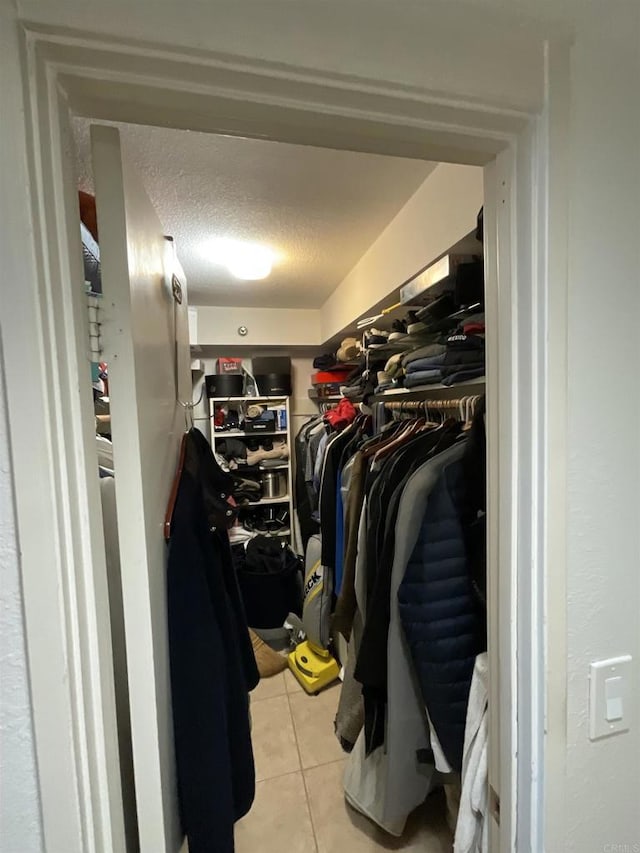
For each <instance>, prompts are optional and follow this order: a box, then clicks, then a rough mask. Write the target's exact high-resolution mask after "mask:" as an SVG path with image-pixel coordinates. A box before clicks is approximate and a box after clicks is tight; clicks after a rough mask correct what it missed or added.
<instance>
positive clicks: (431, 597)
mask: <svg viewBox="0 0 640 853" xmlns="http://www.w3.org/2000/svg"><path fill="white" fill-rule="evenodd" d="M464 473H465V469H464V466H463V463H462V460H458V461H455V462H452V463H450V464H449V465H447V466H446V467H445V468H444V469H443V472H442V475H441V477H440V479H439V480H438V482H437V484H436V486H435V487H434V489H433V491H432V492H431V494H430V496H429V500H428V503H427V509H426V512H425V515H424V518H423V521H422V524H421V527H420V532H419V535H418V541H417V543H416V546H415V548H414V550H413V553H412V555H411V559H410V560H409V563H408V565H407V570H406V572H405V575H404V578H403V580H402V583H401V585H400V589H399V591H398V602H399V606H400V617H401V621H402V626H403V629H404V633H405V636H406V638H407V642H408V645H409V648H410V651H411V656H412V658H413V661H414V665H415V668H416V672H417V676H418V681H419V683H420V690H421V693H422V697H423V700H424V702H425V705H426V708H427V711H428V713H429V718H430V720H431V723H432V725H433V727H434V729H435V731H436V733H437V736H438V739H439V741H440V744H441V746H442V749H443V751H444V754H445V756H446V758H447V760H448V761H449V763H450V764H451V766H452V767H453V768H454V769H455V770H458V771H460V770H461V768H462V753H463V746H464V729H465V720H466V713H467V703H468V698H469V689H470V686H471V677H472V674H473V667H474V664H475V659H476V656H477V655H478V654H480V652H482V651H484V637H485V627H484V614H483V613H482V612H481V608H480V607H479V604H478V600H477V597H476V595H475V593H474V590H473V586H472V578H471V568H470V563H469V559H468V556H467V552H466V547H465V538H464V530H463V525H462V521H461V513H462V508H463V507H464V506H465V477H464Z"/></svg>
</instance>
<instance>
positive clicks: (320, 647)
mask: <svg viewBox="0 0 640 853" xmlns="http://www.w3.org/2000/svg"><path fill="white" fill-rule="evenodd" d="M320 553H321V541H320V537H319V536H312V537H311V538H310V539H309V543H308V545H307V555H306V561H305V563H306V568H305V578H304V599H303V604H302V627H303V630H304V633H305V635H306V640H304V641H303V642H301V643H298V645H297V646H296V648H295V649H294V651H292V652H291V653H290V654H289V669H290V670H291V672H292V673H293V674H294V675H295V677H296V678H297V679H298V681H299V682H300V684H301V685H302V687H303V688H304V689H305V690H306V692H307V693H319V692H320V690H323V689H324V688H325V687H328V686H329V685H330V684H331V683H332V682H334V681H335V680H336V679H337V678H338V676H339V674H340V664H339V663H338V661H337V660H336V659H335V658H334V657H332V655H331V653H330V652H329V648H328V647H329V640H330V622H331V596H332V588H331V587H332V584H331V579H330V577H329V573H328V572H327V571H326V570H325V567H324V566H323V565H322V561H321V560H320Z"/></svg>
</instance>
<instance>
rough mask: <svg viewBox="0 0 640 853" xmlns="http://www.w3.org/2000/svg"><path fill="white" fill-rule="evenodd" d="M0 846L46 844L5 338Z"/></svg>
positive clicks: (23, 852) (13, 852)
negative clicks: (11, 446)
mask: <svg viewBox="0 0 640 853" xmlns="http://www.w3.org/2000/svg"><path fill="white" fill-rule="evenodd" d="M0 622H1V623H2V639H1V640H0V766H1V769H2V793H1V795H0V850H2V851H6V853H37V851H41V850H42V849H43V848H42V825H41V818H40V794H39V791H38V781H37V776H36V759H35V748H34V740H33V725H32V721H31V705H30V695H29V682H28V669H27V653H26V648H25V636H24V620H23V615H22V587H21V582H20V557H19V551H18V544H17V541H16V526H15V514H14V506H13V483H12V480H11V463H10V458H9V438H8V433H7V416H6V402H5V387H4V363H3V359H2V346H1V341H0Z"/></svg>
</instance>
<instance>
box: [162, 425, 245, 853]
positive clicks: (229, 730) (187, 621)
mask: <svg viewBox="0 0 640 853" xmlns="http://www.w3.org/2000/svg"><path fill="white" fill-rule="evenodd" d="M185 441H186V449H185V460H184V468H183V471H182V474H181V476H180V481H179V486H178V493H177V497H176V503H175V508H174V511H173V517H172V521H171V540H170V543H169V555H168V566H167V610H168V633H169V658H170V664H171V694H172V705H173V725H174V737H175V752H176V765H177V778H178V798H179V803H180V812H181V819H182V825H183V829H184V831H185V833H186V835H187V838H188V841H189V850H190V851H191V853H232V851H233V849H234V842H233V825H234V821H236V820H239V819H240V818H241V817H242V816H243V815H245V814H246V813H247V812H248V811H249V809H250V807H251V804H252V802H253V797H254V793H255V771H254V763H253V752H252V748H251V733H250V722H249V695H248V692H249V690H252V689H253V688H254V687H255V686H256V685H257V683H258V681H259V675H258V670H257V667H256V663H255V658H254V656H253V651H252V648H251V641H250V638H249V632H248V628H247V623H246V618H245V615H244V609H243V606H242V601H241V599H240V594H239V591H238V584H237V581H236V576H235V573H234V570H233V565H232V560H231V550H230V546H229V539H228V535H227V530H226V526H227V524H228V523H229V521H232V520H233V517H234V516H235V512H234V511H233V510H232V509H231V508H230V505H229V504H228V503H227V497H228V495H229V494H230V487H231V485H232V478H231V477H229V475H228V474H225V473H224V472H223V471H222V470H221V469H220V467H219V466H218V464H217V462H216V461H215V458H214V456H213V453H212V451H211V448H210V447H209V444H208V442H207V441H206V439H205V438H204V436H203V435H202V434H201V433H200V432H198V430H191V431H190V432H189V433H188V435H187V436H186V438H185Z"/></svg>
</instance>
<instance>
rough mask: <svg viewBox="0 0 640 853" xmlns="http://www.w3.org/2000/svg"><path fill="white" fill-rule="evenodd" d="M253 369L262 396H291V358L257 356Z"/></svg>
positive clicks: (284, 356)
mask: <svg viewBox="0 0 640 853" xmlns="http://www.w3.org/2000/svg"><path fill="white" fill-rule="evenodd" d="M252 367H253V375H254V377H255V380H256V383H257V385H258V392H259V393H260V395H261V396H263V397H290V396H291V393H292V389H291V359H290V358H289V356H286V355H267V356H257V357H256V358H254V359H253V362H252Z"/></svg>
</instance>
